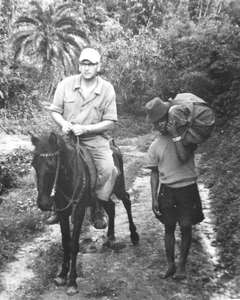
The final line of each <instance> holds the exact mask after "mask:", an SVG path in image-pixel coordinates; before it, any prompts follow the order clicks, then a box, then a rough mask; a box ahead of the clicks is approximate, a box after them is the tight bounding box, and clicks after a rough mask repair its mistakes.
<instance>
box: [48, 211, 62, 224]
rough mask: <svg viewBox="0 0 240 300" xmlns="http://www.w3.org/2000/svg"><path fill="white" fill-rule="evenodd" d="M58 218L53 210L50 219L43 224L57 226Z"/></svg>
mask: <svg viewBox="0 0 240 300" xmlns="http://www.w3.org/2000/svg"><path fill="white" fill-rule="evenodd" d="M59 221H60V220H59V216H58V214H57V212H56V211H55V210H54V211H53V212H52V214H51V216H50V218H48V219H47V220H46V221H45V224H47V225H53V224H57V223H58V222H59Z"/></svg>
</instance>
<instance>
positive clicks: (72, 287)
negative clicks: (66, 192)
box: [67, 204, 85, 295]
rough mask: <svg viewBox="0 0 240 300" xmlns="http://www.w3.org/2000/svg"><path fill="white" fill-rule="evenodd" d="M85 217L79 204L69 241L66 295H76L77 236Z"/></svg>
mask: <svg viewBox="0 0 240 300" xmlns="http://www.w3.org/2000/svg"><path fill="white" fill-rule="evenodd" d="M84 215H85V207H84V206H83V205H81V204H79V206H78V207H77V209H76V212H75V216H74V224H73V233H72V241H71V270H70V274H69V278H68V289H67V294H68V295H74V294H76V293H78V288H77V282H76V279H77V270H76V265H77V255H78V251H79V236H80V232H81V228H82V223H83V219H84Z"/></svg>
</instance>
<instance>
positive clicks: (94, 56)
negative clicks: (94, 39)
mask: <svg viewBox="0 0 240 300" xmlns="http://www.w3.org/2000/svg"><path fill="white" fill-rule="evenodd" d="M100 58H101V56H100V54H99V53H98V51H97V50H95V49H92V48H85V49H83V51H82V53H81V55H80V57H79V61H80V62H82V61H83V60H89V61H90V62H91V63H93V64H95V63H99V62H100Z"/></svg>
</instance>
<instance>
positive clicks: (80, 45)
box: [58, 33, 85, 51]
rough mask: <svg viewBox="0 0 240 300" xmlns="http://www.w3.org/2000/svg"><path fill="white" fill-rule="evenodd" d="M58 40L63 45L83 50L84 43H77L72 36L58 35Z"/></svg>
mask: <svg viewBox="0 0 240 300" xmlns="http://www.w3.org/2000/svg"><path fill="white" fill-rule="evenodd" d="M58 38H59V40H60V41H61V42H62V43H63V44H69V45H71V46H72V47H73V48H76V49H78V50H80V51H81V50H82V48H83V45H84V44H85V43H84V42H77V41H76V39H75V38H74V37H71V36H70V35H66V34H63V33H58Z"/></svg>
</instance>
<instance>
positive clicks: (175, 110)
mask: <svg viewBox="0 0 240 300" xmlns="http://www.w3.org/2000/svg"><path fill="white" fill-rule="evenodd" d="M169 102H170V103H171V107H170V110H169V112H168V120H169V121H173V120H176V121H177V126H178V130H179V134H180V135H181V137H182V141H183V144H184V145H187V144H189V143H194V144H201V143H203V142H205V141H206V140H207V139H208V138H209V137H210V135H211V133H212V132H213V130H214V129H215V127H216V121H217V116H216V113H215V111H214V110H213V108H212V107H211V105H210V104H208V103H207V102H206V101H204V100H203V99H201V98H199V97H197V96H195V95H194V94H191V93H182V94H177V96H176V97H175V98H174V99H169Z"/></svg>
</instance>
